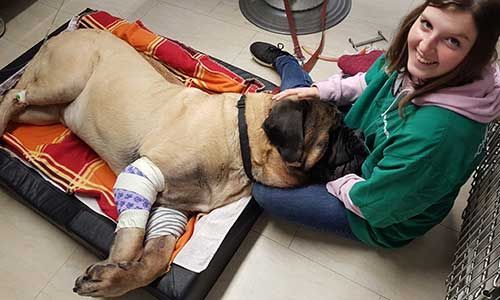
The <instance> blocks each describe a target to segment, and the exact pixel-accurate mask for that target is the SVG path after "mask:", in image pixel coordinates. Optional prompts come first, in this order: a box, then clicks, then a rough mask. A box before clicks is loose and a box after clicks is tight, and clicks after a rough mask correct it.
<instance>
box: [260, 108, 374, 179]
mask: <svg viewBox="0 0 500 300" xmlns="http://www.w3.org/2000/svg"><path fill="white" fill-rule="evenodd" d="M263 129H264V131H265V133H266V135H267V137H268V139H269V141H270V143H271V144H272V145H273V146H274V147H276V149H277V150H278V152H279V154H280V156H281V158H282V160H283V162H284V163H285V165H286V166H287V168H288V169H289V170H290V172H291V173H294V174H300V175H302V176H304V177H305V178H306V179H305V181H306V182H308V183H321V182H326V181H329V180H332V179H335V178H337V177H339V173H340V169H339V166H342V165H346V164H349V163H351V164H352V165H350V167H349V168H344V169H343V170H344V171H346V172H347V171H358V172H356V173H359V170H358V169H359V167H360V166H361V163H362V161H363V160H364V157H365V156H366V155H364V156H362V158H363V159H361V160H359V164H357V163H352V158H353V157H354V156H356V155H357V153H361V152H363V151H364V149H365V148H364V145H363V142H362V140H361V139H354V138H352V137H353V136H354V132H353V131H352V130H351V129H349V128H347V127H345V126H343V124H342V114H341V113H340V111H339V110H338V109H337V108H336V107H335V106H334V105H331V104H329V103H326V102H324V101H319V100H317V101H316V100H314V101H305V100H302V101H291V100H282V101H279V102H277V103H276V104H274V106H273V108H272V110H271V112H270V113H269V115H268V117H267V119H266V120H265V121H264V124H263ZM360 149H361V150H360ZM363 153H364V152H363ZM357 157H358V156H356V158H357ZM359 158H361V156H359ZM354 167H355V168H354ZM342 175H343V174H342Z"/></svg>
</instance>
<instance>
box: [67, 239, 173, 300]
mask: <svg viewBox="0 0 500 300" xmlns="http://www.w3.org/2000/svg"><path fill="white" fill-rule="evenodd" d="M176 240H177V238H176V237H175V236H172V235H167V236H161V237H157V238H153V239H151V240H148V241H147V242H146V245H145V247H144V253H143V256H142V257H141V258H140V260H139V261H128V262H113V263H112V262H102V263H98V264H95V265H93V266H91V267H89V268H88V269H87V271H86V272H85V274H84V275H82V276H80V277H79V278H78V279H77V280H76V282H75V287H74V288H73V291H74V292H76V293H78V294H79V295H80V296H91V297H117V296H120V295H123V294H125V293H127V292H129V291H131V290H134V289H136V288H139V287H143V286H146V285H148V284H150V283H151V282H153V281H154V280H155V279H156V278H158V277H159V276H160V275H162V274H163V273H165V272H166V270H167V266H168V262H169V258H170V256H171V255H172V252H173V250H174V247H175V242H176Z"/></svg>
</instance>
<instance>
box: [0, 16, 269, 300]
mask: <svg viewBox="0 0 500 300" xmlns="http://www.w3.org/2000/svg"><path fill="white" fill-rule="evenodd" d="M87 11H89V10H87ZM66 27H67V23H66V24H64V25H62V26H61V27H59V28H58V29H57V30H55V31H54V32H53V33H52V34H51V35H50V36H53V35H56V34H58V33H60V32H61V31H63V30H64V29H65V28H66ZM42 43H43V41H40V42H39V43H38V44H36V45H35V46H33V47H32V48H31V49H29V50H27V51H26V52H25V53H23V54H22V55H21V56H19V57H18V58H17V59H15V60H14V61H13V62H11V63H10V64H9V65H7V66H6V67H5V68H3V69H2V70H0V82H4V81H5V80H6V79H8V78H9V77H10V76H11V75H12V74H14V73H15V72H17V71H18V70H19V69H21V68H22V67H23V66H24V65H25V64H26V63H27V62H28V61H29V60H30V59H31V58H32V57H33V56H34V55H35V53H36V52H37V51H38V49H39V48H40V47H41V45H42ZM216 60H217V59H216ZM217 61H218V62H219V63H221V64H223V65H224V66H225V67H227V68H229V69H230V70H231V71H233V72H235V73H236V74H238V75H240V76H242V77H244V78H256V79H258V80H259V81H261V82H262V83H264V85H265V86H266V89H273V88H274V87H275V86H274V85H273V84H272V83H270V82H268V81H266V80H264V79H262V78H259V77H257V76H255V75H253V74H250V73H248V72H246V71H244V70H241V69H239V68H236V67H234V66H232V65H229V64H227V63H225V62H223V61H220V60H217ZM0 143H1V142H0ZM0 185H2V186H3V187H4V188H6V189H8V190H10V191H12V192H14V194H15V195H17V196H18V197H15V198H17V200H19V201H20V202H22V203H24V204H25V205H27V206H28V207H30V208H32V209H33V210H34V211H36V212H37V213H39V214H40V215H41V216H43V217H44V218H45V219H47V220H48V221H49V222H51V223H52V224H54V225H55V226H57V227H58V228H60V229H61V230H63V231H64V232H66V233H67V234H68V235H70V236H71V237H72V238H74V239H75V240H76V241H78V242H79V243H81V244H83V245H84V246H85V247H86V248H87V249H89V250H90V251H91V252H93V253H94V254H96V255H97V256H98V257H99V258H101V259H104V258H106V257H107V256H108V253H109V249H110V246H111V242H112V240H113V235H114V230H115V226H116V225H115V223H113V222H112V221H110V220H109V219H107V218H105V217H103V216H101V215H99V214H97V213H95V212H94V211H92V209H90V208H88V207H87V206H86V205H85V204H83V203H82V202H80V201H79V200H78V199H77V198H75V197H74V196H72V195H68V194H65V193H64V192H62V191H61V190H59V189H58V188H56V187H54V186H53V185H52V184H51V183H49V182H47V181H46V180H45V179H44V178H43V177H42V176H40V175H39V174H38V173H37V172H36V171H34V170H33V169H31V168H29V167H27V166H26V165H25V164H24V163H23V162H21V161H20V160H19V159H18V158H16V157H13V156H11V155H10V154H9V153H8V152H7V151H4V150H2V149H0ZM260 213H261V209H260V207H259V206H258V205H257V204H256V202H255V200H253V199H252V200H251V201H250V202H249V204H248V205H247V207H246V208H245V209H244V211H243V212H242V214H241V215H240V216H239V218H238V219H237V221H236V223H235V224H234V225H233V226H232V228H231V229H230V231H229V233H228V234H227V236H226V237H225V239H224V241H223V243H222V244H221V246H220V248H219V249H218V250H217V252H216V254H215V256H214V257H213V259H212V261H211V262H210V264H209V266H208V267H207V269H206V270H204V271H203V272H201V273H195V272H192V271H189V270H187V269H185V268H183V267H180V266H178V265H175V264H173V265H172V266H171V270H170V271H169V272H168V273H166V274H165V275H164V276H162V277H161V278H159V279H157V280H156V281H154V282H153V283H152V284H150V285H149V286H148V287H146V289H147V290H148V291H149V292H150V293H151V294H153V295H154V296H155V297H157V298H158V299H171V300H173V299H190V300H191V299H203V298H204V297H205V296H206V295H207V293H208V292H209V291H210V289H211V288H212V286H213V285H214V283H215V281H216V280H217V278H218V277H219V275H220V274H221V273H222V271H223V270H224V268H225V266H226V265H227V264H228V263H229V261H230V259H231V257H232V256H233V254H234V253H235V252H236V250H237V248H238V247H239V245H240V244H241V242H242V241H243V239H244V238H245V236H246V235H247V233H248V231H249V230H250V228H251V227H252V225H253V224H254V222H255V221H256V220H257V218H258V216H259V215H260ZM82 272H83V270H82ZM70 288H72V287H68V289H70Z"/></svg>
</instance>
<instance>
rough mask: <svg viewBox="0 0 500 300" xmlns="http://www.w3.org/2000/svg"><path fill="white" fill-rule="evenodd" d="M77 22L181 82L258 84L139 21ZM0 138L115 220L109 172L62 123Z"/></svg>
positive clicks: (225, 88)
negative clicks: (125, 44)
mask: <svg viewBox="0 0 500 300" xmlns="http://www.w3.org/2000/svg"><path fill="white" fill-rule="evenodd" d="M78 27H79V28H97V29H103V30H108V31H110V32H112V33H113V34H115V35H116V36H118V37H120V38H121V39H123V40H125V41H127V42H128V43H129V44H130V45H132V46H133V47H134V48H135V49H136V50H137V51H139V52H143V53H145V54H146V55H149V56H151V57H153V58H155V59H157V60H158V61H160V62H162V63H163V64H164V65H166V66H167V67H168V68H169V69H171V70H173V72H175V74H176V75H177V76H178V78H179V79H180V80H181V81H182V82H183V83H184V84H185V85H186V86H190V87H197V88H200V89H202V90H204V91H207V92H210V93H220V92H236V93H246V92H255V91H257V90H260V89H262V88H263V87H264V85H263V84H262V83H260V82H259V81H257V80H251V81H246V80H245V79H243V78H242V77H240V76H238V75H237V74H235V73H233V72H231V71H230V70H229V69H227V68H225V67H224V66H222V65H221V64H219V63H217V62H216V61H215V60H213V59H212V58H210V57H209V56H207V55H205V54H203V53H200V52H198V51H196V50H194V49H192V48H190V47H187V46H185V45H183V44H182V43H180V42H177V41H174V40H171V39H168V38H165V37H162V36H160V35H157V34H155V33H153V32H151V31H150V30H148V29H147V28H146V27H145V26H144V25H143V24H142V23H141V22H140V21H136V22H134V23H129V22H127V21H125V20H123V19H120V18H117V17H114V16H112V15H110V14H108V13H106V12H103V11H99V12H94V13H91V14H88V15H85V16H83V17H82V18H80V21H79V24H78ZM2 139H3V141H5V143H6V145H7V147H8V148H9V149H10V150H12V151H13V152H15V153H16V154H18V155H19V156H21V157H23V158H24V159H26V161H28V162H30V163H31V164H32V165H33V166H35V167H36V168H38V170H40V171H41V172H42V173H43V174H45V175H46V176H47V177H48V178H50V179H51V180H52V181H53V182H55V183H56V184H58V185H59V186H60V187H61V188H63V189H64V191H66V192H67V193H76V194H81V195H85V196H92V197H95V198H96V199H97V203H98V205H99V207H100V208H101V210H102V211H103V212H104V213H105V214H106V215H107V216H109V217H110V218H112V219H114V220H116V219H117V217H118V215H117V211H116V206H115V202H114V198H113V192H112V187H113V185H114V182H115V180H116V177H115V175H114V174H113V172H112V171H111V169H110V168H109V167H108V165H107V164H106V163H105V162H104V161H103V160H102V159H100V158H99V157H98V156H97V154H96V153H95V152H94V151H93V150H92V149H90V148H89V147H88V146H87V145H86V144H85V143H83V142H82V141H81V140H80V139H79V138H78V137H77V136H76V135H74V134H73V133H72V132H71V131H70V130H68V129H67V128H66V127H64V126H63V125H61V124H57V125H50V126H29V125H20V124H11V126H9V128H8V130H7V132H6V133H5V134H4V135H3V136H2ZM189 224H190V225H191V226H190V229H189V230H188V231H187V232H186V236H184V237H182V238H181V239H180V240H181V241H184V242H185V240H186V239H188V238H189V235H190V234H191V232H192V230H193V228H192V227H193V224H194V220H191V221H190V223H189ZM181 243H182V242H181Z"/></svg>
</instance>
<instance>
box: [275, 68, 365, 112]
mask: <svg viewBox="0 0 500 300" xmlns="http://www.w3.org/2000/svg"><path fill="white" fill-rule="evenodd" d="M365 88H366V81H365V73H358V74H356V75H354V76H351V77H347V78H342V76H341V75H333V76H331V77H330V78H328V79H327V80H325V81H319V82H316V83H314V84H313V85H312V86H311V87H298V88H293V89H288V90H284V91H281V92H280V93H278V94H276V95H274V96H273V100H278V101H279V100H283V99H289V100H318V99H320V100H323V101H334V102H335V103H336V104H337V105H344V104H348V103H351V102H354V100H356V99H357V98H358V97H359V95H361V93H362V92H363V90H364V89H365Z"/></svg>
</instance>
